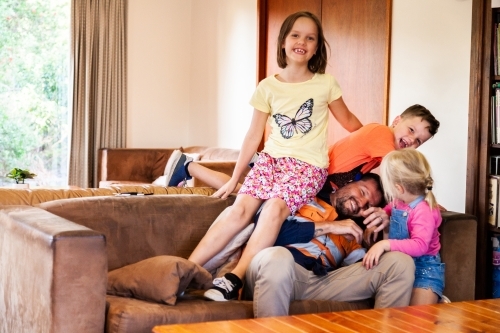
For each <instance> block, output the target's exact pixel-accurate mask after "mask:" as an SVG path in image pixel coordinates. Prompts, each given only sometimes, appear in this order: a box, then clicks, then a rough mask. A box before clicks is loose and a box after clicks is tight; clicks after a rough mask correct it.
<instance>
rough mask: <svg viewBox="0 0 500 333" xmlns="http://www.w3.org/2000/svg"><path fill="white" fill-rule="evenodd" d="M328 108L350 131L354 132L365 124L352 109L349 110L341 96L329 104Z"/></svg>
mask: <svg viewBox="0 0 500 333" xmlns="http://www.w3.org/2000/svg"><path fill="white" fill-rule="evenodd" d="M328 108H329V109H330V112H331V113H332V115H333V116H334V117H335V119H337V121H338V122H339V124H340V125H342V127H343V128H345V129H346V130H348V131H349V132H354V131H355V130H357V129H359V128H360V127H361V126H363V124H361V122H360V121H359V119H358V118H357V117H356V116H355V115H354V114H353V113H352V112H351V111H349V109H348V108H347V105H345V103H344V100H343V99H342V97H339V98H338V99H336V100H334V101H333V102H331V103H330V104H328Z"/></svg>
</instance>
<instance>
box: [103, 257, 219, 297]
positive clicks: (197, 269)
mask: <svg viewBox="0 0 500 333" xmlns="http://www.w3.org/2000/svg"><path fill="white" fill-rule="evenodd" d="M211 282H212V275H211V274H210V273H209V272H208V271H207V270H205V269H204V268H202V267H201V266H199V265H197V264H195V263H193V262H191V261H188V260H187V259H184V258H180V257H174V256H157V257H152V258H148V259H145V260H142V261H139V262H137V263H135V264H132V265H127V266H124V267H122V268H118V269H115V270H112V271H111V272H109V273H108V287H107V293H108V294H110V295H115V296H123V297H134V298H138V299H143V300H147V301H152V302H159V303H165V304H169V305H175V302H176V300H177V295H180V294H182V293H183V292H184V290H185V289H186V287H187V286H188V285H190V286H191V287H193V288H196V289H207V288H209V287H210V286H211Z"/></svg>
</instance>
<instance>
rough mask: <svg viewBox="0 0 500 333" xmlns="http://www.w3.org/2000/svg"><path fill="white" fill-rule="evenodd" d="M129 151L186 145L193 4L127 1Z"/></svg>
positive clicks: (189, 104) (185, 2) (158, 0)
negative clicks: (131, 149)
mask: <svg viewBox="0 0 500 333" xmlns="http://www.w3.org/2000/svg"><path fill="white" fill-rule="evenodd" d="M128 3H129V5H128V6H129V7H128V40H127V44H128V45H127V49H128V72H127V75H128V77H127V94H128V103H127V107H128V119H127V147H130V148H158V147H163V148H165V147H179V146H181V145H182V144H185V143H186V142H188V141H189V131H188V130H187V128H188V126H187V124H188V123H189V114H190V112H191V103H190V102H191V95H192V94H191V93H190V74H191V61H190V59H191V30H192V27H191V1H185V0H168V1H166V0H146V1H145V0H129V2H128Z"/></svg>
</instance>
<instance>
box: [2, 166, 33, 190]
mask: <svg viewBox="0 0 500 333" xmlns="http://www.w3.org/2000/svg"><path fill="white" fill-rule="evenodd" d="M35 176H36V174H34V173H32V172H30V171H29V170H23V169H19V168H14V169H12V170H11V171H10V172H9V173H8V174H7V175H6V177H8V178H12V179H14V180H15V181H16V185H17V186H15V187H29V184H25V183H24V180H25V179H33V178H34V177H35Z"/></svg>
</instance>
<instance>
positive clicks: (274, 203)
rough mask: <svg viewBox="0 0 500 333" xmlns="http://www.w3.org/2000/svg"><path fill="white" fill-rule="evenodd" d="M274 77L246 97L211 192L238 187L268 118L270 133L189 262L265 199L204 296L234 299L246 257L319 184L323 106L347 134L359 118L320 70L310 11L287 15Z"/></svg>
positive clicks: (221, 241) (323, 46)
mask: <svg viewBox="0 0 500 333" xmlns="http://www.w3.org/2000/svg"><path fill="white" fill-rule="evenodd" d="M278 46H279V47H278V59H277V60H278V64H279V66H280V68H283V70H282V71H281V73H280V74H278V75H272V76H270V77H268V78H266V79H264V80H262V81H261V82H260V83H259V85H258V87H257V89H256V91H255V92H254V94H253V96H252V99H251V101H250V103H251V105H252V106H253V107H254V108H255V110H254V113H253V118H252V121H251V124H250V128H249V130H248V132H247V134H246V136H245V139H244V141H243V145H242V148H241V151H240V154H239V157H238V161H237V162H236V166H235V169H234V172H233V175H232V177H231V179H230V180H229V181H228V182H227V183H226V184H225V185H224V186H222V187H221V188H220V189H219V190H218V191H217V192H216V193H215V194H214V196H217V197H226V196H227V195H229V194H230V193H231V192H233V190H234V189H235V187H236V186H237V184H238V179H239V178H240V175H241V174H242V172H244V171H245V170H246V168H247V165H248V163H249V162H250V160H251V158H252V156H253V155H254V153H255V152H256V151H257V149H258V146H259V144H260V142H261V140H262V137H263V134H264V129H265V126H266V122H268V123H269V124H270V125H271V133H270V135H269V138H268V140H267V141H266V143H265V146H264V149H263V150H262V152H261V153H260V154H259V157H258V159H257V161H256V162H255V164H254V166H253V168H252V169H251V171H250V172H249V173H248V175H247V177H246V178H245V182H244V183H243V185H242V186H241V188H240V190H239V192H238V195H237V197H236V201H235V203H234V204H233V206H232V207H231V208H230V209H229V212H228V214H226V215H225V216H224V217H223V218H222V219H221V220H220V221H219V222H218V223H217V224H214V225H213V227H212V228H210V229H209V230H208V232H207V233H206V235H205V236H204V237H203V239H202V240H201V242H200V243H199V244H198V246H197V247H196V249H195V250H194V251H193V253H192V254H191V256H190V257H189V260H191V261H192V262H195V263H197V264H199V265H204V264H205V263H206V262H207V261H208V260H209V259H211V258H212V257H213V256H215V255H216V254H217V253H219V252H220V251H221V250H222V249H223V248H224V246H226V244H228V243H229V241H230V240H231V239H232V238H233V237H234V236H235V235H236V234H237V233H238V232H240V231H241V230H243V229H244V228H245V227H246V226H247V225H248V224H249V223H250V222H251V220H252V218H253V216H254V215H255V213H256V212H257V210H258V209H259V207H260V206H261V205H262V204H263V203H264V205H263V208H262V212H261V214H260V218H259V223H258V224H257V226H256V228H255V230H254V232H253V234H252V236H251V237H250V239H249V241H248V244H247V246H246V249H245V251H244V252H243V254H242V257H241V258H240V260H239V262H238V265H237V266H236V267H235V269H234V270H233V271H232V272H231V273H226V274H225V275H224V276H223V277H222V278H217V279H215V280H214V287H213V288H211V289H209V290H207V291H206V292H205V297H207V298H209V299H212V300H216V301H225V300H230V299H235V298H237V297H238V292H239V290H240V288H241V287H242V281H241V280H242V278H243V276H244V275H245V271H246V268H247V267H248V265H249V263H250V261H251V259H252V258H253V257H254V255H255V254H256V253H257V252H259V251H260V250H262V249H264V248H266V247H269V246H272V245H273V244H274V241H275V240H276V237H277V235H278V232H279V230H280V227H281V224H282V223H283V221H284V220H285V219H286V217H287V216H289V215H290V214H292V215H293V214H294V213H295V212H296V211H297V209H299V208H300V207H301V206H302V205H304V204H305V203H307V202H309V201H310V200H311V199H313V198H314V196H315V195H316V193H317V192H318V191H319V190H320V189H321V187H322V186H323V184H324V182H325V180H326V176H327V167H328V151H327V124H328V109H329V110H330V112H331V113H332V114H333V116H334V117H335V118H336V119H337V121H339V123H340V124H341V125H342V126H343V127H344V128H345V129H347V130H348V131H350V132H352V131H355V130H357V129H358V128H360V127H361V123H360V121H359V120H358V119H357V118H356V116H355V115H353V114H352V113H351V112H350V111H349V110H348V108H347V106H346V105H345V103H344V101H343V99H342V97H341V90H340V87H339V85H338V83H337V82H336V80H335V79H334V78H333V77H332V76H331V75H329V74H325V68H326V65H327V46H328V43H327V42H326V40H325V38H324V35H323V29H322V27H321V23H320V21H319V19H318V18H317V17H316V16H315V15H313V14H311V13H309V12H298V13H295V14H292V15H290V16H289V17H288V18H286V20H285V21H284V23H283V25H282V26H281V30H280V34H279V36H278Z"/></svg>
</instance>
